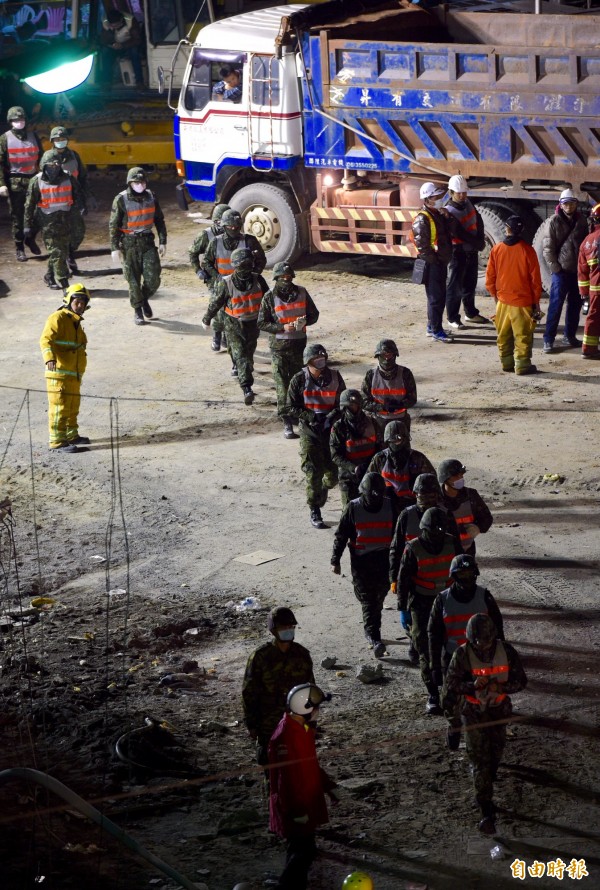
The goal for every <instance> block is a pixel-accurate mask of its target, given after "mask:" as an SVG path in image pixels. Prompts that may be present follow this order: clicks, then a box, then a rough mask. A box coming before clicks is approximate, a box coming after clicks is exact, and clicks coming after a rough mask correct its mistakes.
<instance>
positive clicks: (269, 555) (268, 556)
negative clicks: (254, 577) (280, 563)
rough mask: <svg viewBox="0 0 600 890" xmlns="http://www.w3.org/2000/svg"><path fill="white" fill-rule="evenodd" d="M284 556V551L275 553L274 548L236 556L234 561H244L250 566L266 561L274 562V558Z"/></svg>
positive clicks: (259, 564)
mask: <svg viewBox="0 0 600 890" xmlns="http://www.w3.org/2000/svg"><path fill="white" fill-rule="evenodd" d="M283 556H284V554H283V553H274V552H273V551H272V550H255V551H254V553H246V554H245V555H244V556H236V557H234V560H233V561H234V562H243V563H245V564H246V565H249V566H261V565H262V564H263V563H265V562H273V560H274V559H283Z"/></svg>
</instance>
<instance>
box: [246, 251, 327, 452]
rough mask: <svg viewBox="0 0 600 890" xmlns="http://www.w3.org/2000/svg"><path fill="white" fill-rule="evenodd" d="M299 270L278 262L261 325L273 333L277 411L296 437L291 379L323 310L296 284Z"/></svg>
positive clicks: (286, 430) (288, 433) (288, 435)
mask: <svg viewBox="0 0 600 890" xmlns="http://www.w3.org/2000/svg"><path fill="white" fill-rule="evenodd" d="M295 276H296V273H295V272H294V270H293V268H292V267H291V266H290V264H289V263H275V265H274V266H273V278H274V279H275V284H274V285H273V287H272V288H271V290H270V291H267V293H266V294H265V295H264V297H263V300H262V303H261V304H260V311H259V313H258V327H259V329H260V330H261V331H265V332H266V333H267V334H269V335H270V336H269V346H270V347H271V366H272V368H273V379H274V381H275V390H276V392H277V413H278V415H279V416H280V417H282V418H283V435H284V438H285V439H296V438H297V436H296V433H295V432H294V428H293V426H292V422H291V420H290V419H289V417H285V416H284V412H285V399H286V396H287V391H288V386H289V385H290V380H291V379H292V377H293V376H294V374H297V373H298V371H300V369H301V368H302V354H303V352H304V347H305V346H306V328H307V327H310V325H313V324H315V323H316V322H317V320H318V318H319V310H318V309H317V307H316V306H315V304H314V303H313V301H312V298H311V296H310V294H309V293H308V291H307V290H306V288H304V287H300V286H299V285H295V284H294V278H295Z"/></svg>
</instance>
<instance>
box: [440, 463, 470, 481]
mask: <svg viewBox="0 0 600 890" xmlns="http://www.w3.org/2000/svg"><path fill="white" fill-rule="evenodd" d="M466 472H467V468H466V467H465V466H463V463H462V461H460V460H456V458H454V457H451V458H449V459H448V460H443V461H442V462H441V464H440V465H439V467H438V471H437V477H438V482H439V483H440V485H443V484H444V482H447V481H448V479H449V478H450V477H451V476H458V475H459V473H466Z"/></svg>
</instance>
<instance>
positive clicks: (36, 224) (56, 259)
mask: <svg viewBox="0 0 600 890" xmlns="http://www.w3.org/2000/svg"><path fill="white" fill-rule="evenodd" d="M40 181H42V182H45V180H44V179H43V174H42V173H38V174H37V175H36V176H34V177H33V178H32V179H31V180H30V182H29V188H28V190H27V200H26V202H25V217H24V223H25V228H26V229H31V231H35V230H36V229H39V230H40V231H41V233H42V238H43V239H44V244H45V246H46V251H47V252H48V274H49V275H50V276H53V277H54V279H55V281H61V280H63V281H64V280H66V279H68V277H69V274H70V273H69V268H68V266H67V257H68V256H69V245H70V243H71V226H72V222H71V219H72V216H73V215H74V214H77V215H79V216H80V215H81V212H82V210H85V200H84V197H83V193H82V191H81V188H80V186H79V183H78V182H77V180H76V179H74V178H73V177H72V176H68V175H66V174H63V176H62V179H61V183H62V184H65V183H67V182H68V183H69V184H70V186H71V196H72V200H73V203H72V205H71V206H70V207H69V209H68V210H57V211H55V212H54V213H44V212H43V211H42V210H41V209H40V208H39V203H40V201H41V200H42V193H41V191H40ZM54 185H55V186H56V185H59V183H54Z"/></svg>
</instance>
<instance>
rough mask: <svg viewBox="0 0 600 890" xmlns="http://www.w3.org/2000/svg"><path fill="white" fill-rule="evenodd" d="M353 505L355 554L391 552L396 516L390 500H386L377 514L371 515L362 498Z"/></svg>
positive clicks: (353, 502)
mask: <svg viewBox="0 0 600 890" xmlns="http://www.w3.org/2000/svg"><path fill="white" fill-rule="evenodd" d="M351 503H352V509H353V513H354V527H355V528H356V541H355V542H354V550H355V552H358V553H360V554H361V555H362V554H364V553H373V552H374V551H375V550H389V548H390V545H391V543H392V534H393V531H394V514H393V513H392V505H391V503H390V500H389V498H384V500H383V506H382V507H381V510H379V511H378V512H377V513H370V512H369V511H368V510H367V509H366V507H365V506H364V505H363V503H362V501H361V499H360V498H356V500H353V501H352V502H351Z"/></svg>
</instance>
